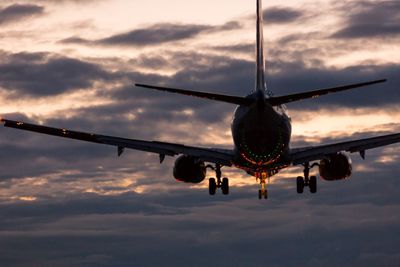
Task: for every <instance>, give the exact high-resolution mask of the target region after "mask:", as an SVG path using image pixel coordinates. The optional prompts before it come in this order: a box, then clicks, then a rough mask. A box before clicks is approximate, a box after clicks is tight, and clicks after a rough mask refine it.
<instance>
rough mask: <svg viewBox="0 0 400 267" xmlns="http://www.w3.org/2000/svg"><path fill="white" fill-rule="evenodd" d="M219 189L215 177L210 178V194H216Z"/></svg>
mask: <svg viewBox="0 0 400 267" xmlns="http://www.w3.org/2000/svg"><path fill="white" fill-rule="evenodd" d="M216 191H217V183H216V182H215V178H210V179H208V192H209V193H210V195H212V196H213V195H215V192H216Z"/></svg>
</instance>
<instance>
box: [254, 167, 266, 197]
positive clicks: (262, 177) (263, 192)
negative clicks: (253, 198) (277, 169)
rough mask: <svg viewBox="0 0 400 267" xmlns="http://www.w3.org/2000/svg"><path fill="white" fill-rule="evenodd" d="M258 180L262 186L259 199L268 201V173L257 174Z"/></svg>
mask: <svg viewBox="0 0 400 267" xmlns="http://www.w3.org/2000/svg"><path fill="white" fill-rule="evenodd" d="M256 178H257V179H259V180H260V184H261V189H260V190H258V199H262V198H264V199H267V198H268V190H267V188H266V181H267V178H268V176H267V173H265V172H262V173H259V174H257V176H256Z"/></svg>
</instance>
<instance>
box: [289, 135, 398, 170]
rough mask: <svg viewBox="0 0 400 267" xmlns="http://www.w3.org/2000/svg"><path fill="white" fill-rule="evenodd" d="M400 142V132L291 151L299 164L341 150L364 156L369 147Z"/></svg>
mask: <svg viewBox="0 0 400 267" xmlns="http://www.w3.org/2000/svg"><path fill="white" fill-rule="evenodd" d="M399 142H400V133H397V134H390V135H383V136H378V137H372V138H366V139H360V140H354V141H348V142H341V143H336V144H329V145H322V146H314V147H304V148H295V149H292V150H291V152H290V159H291V161H292V164H293V165H298V164H303V163H305V162H310V161H314V160H320V159H323V158H324V157H326V156H329V155H332V154H335V153H338V152H341V151H347V152H350V153H354V152H360V154H361V155H362V156H363V157H364V155H365V151H366V150H368V149H372V148H377V147H382V146H387V145H391V144H395V143H399Z"/></svg>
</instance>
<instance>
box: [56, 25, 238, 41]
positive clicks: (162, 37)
mask: <svg viewBox="0 0 400 267" xmlns="http://www.w3.org/2000/svg"><path fill="white" fill-rule="evenodd" d="M239 28H241V24H240V23H239V22H237V21H230V22H227V23H225V24H223V25H220V26H211V25H196V24H172V23H162V24H155V25H152V26H150V27H147V28H142V29H135V30H132V31H130V32H126V33H121V34H116V35H113V36H110V37H107V38H103V39H98V40H87V39H84V38H81V37H70V38H66V39H63V40H61V41H60V43H63V44H91V45H117V46H128V45H129V46H139V47H140V46H147V45H160V44H163V43H168V42H175V41H181V40H186V39H190V38H194V37H196V36H197V35H199V34H201V33H205V32H208V33H212V32H219V31H229V30H235V29H239Z"/></svg>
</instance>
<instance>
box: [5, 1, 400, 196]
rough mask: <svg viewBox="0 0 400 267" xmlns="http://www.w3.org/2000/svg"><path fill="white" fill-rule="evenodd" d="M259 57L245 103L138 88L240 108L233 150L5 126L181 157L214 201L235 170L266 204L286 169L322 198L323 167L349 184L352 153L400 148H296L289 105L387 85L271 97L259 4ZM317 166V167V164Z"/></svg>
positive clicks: (391, 138)
mask: <svg viewBox="0 0 400 267" xmlns="http://www.w3.org/2000/svg"><path fill="white" fill-rule="evenodd" d="M256 57H257V58H256V80H255V89H254V90H253V91H252V92H251V93H250V94H248V95H247V96H245V97H240V96H232V95H221V94H213V93H206V92H199V91H189V90H184V89H177V88H167V87H160V86H153V85H145V84H136V86H139V87H145V88H149V89H155V90H160V91H165V92H170V93H177V94H183V95H188V96H195V97H201V98H205V99H209V100H215V101H221V102H226V103H231V104H235V105H238V107H237V108H236V110H235V113H234V117H233V122H232V136H233V142H234V148H233V149H232V150H226V149H217V148H203V147H193V146H186V145H182V144H173V143H165V142H155V141H143V140H134V139H126V138H120V137H113V136H106V135H99V134H92V133H85V132H77V131H71V130H66V129H57V128H52V127H47V126H41V125H35V124H29V123H25V122H20V121H12V120H7V119H1V120H2V122H3V123H4V126H6V127H12V128H16V129H20V130H26V131H32V132H37V133H42V134H49V135H55V136H60V137H65V138H71V139H78V140H83V141H87V142H93V143H98V144H106V145H111V146H115V147H117V149H118V150H117V151H118V156H120V155H121V154H122V153H123V151H124V149H125V148H131V149H136V150H141V151H146V152H152V153H156V154H159V156H160V163H162V162H163V161H164V158H165V156H177V155H179V157H178V158H177V159H176V161H175V165H174V170H173V175H174V177H175V178H176V179H177V180H180V181H183V182H187V183H200V182H202V181H203V180H204V179H205V178H206V171H207V169H212V170H213V171H215V176H216V179H215V178H210V179H209V193H210V194H211V195H214V194H215V193H216V190H217V188H221V190H222V193H223V194H225V195H226V194H229V181H228V178H222V173H221V168H222V167H223V166H227V167H232V166H234V167H236V168H239V169H242V170H244V171H246V172H247V173H248V174H249V175H252V176H255V177H256V178H257V179H258V181H260V184H261V189H260V190H259V193H258V196H259V198H260V199H261V198H267V190H266V186H265V185H266V182H267V180H268V178H269V177H271V176H273V175H275V174H277V173H278V172H279V171H280V170H282V169H284V168H287V167H290V166H296V165H302V166H303V167H304V176H303V177H300V176H299V177H297V192H298V193H303V190H304V187H309V189H310V192H311V193H316V191H317V178H316V177H315V176H310V175H309V173H310V169H311V168H313V167H315V166H318V167H319V173H320V176H321V177H322V178H323V179H325V180H328V181H333V180H342V179H346V178H348V177H350V175H351V173H352V164H351V160H350V158H349V156H348V155H347V154H346V152H347V153H354V152H359V153H360V155H361V157H362V158H364V159H365V151H366V150H368V149H372V148H376V147H381V146H386V145H390V144H393V143H397V142H400V133H398V134H391V135H384V136H378V137H372V138H367V139H359V140H355V141H348V142H341V143H336V144H328V145H320V146H313V147H301V148H290V147H289V143H290V137H291V119H290V117H289V116H288V115H287V112H286V107H285V106H284V104H287V103H290V102H294V101H299V100H303V99H307V98H316V97H319V96H322V95H326V94H329V93H335V92H341V91H344V90H349V89H353V88H357V87H362V86H367V85H372V84H377V83H382V82H385V81H386V80H376V81H370V82H363V83H357V84H351V85H345V86H339V87H334V88H326V89H319V90H313V91H308V92H303V93H297V94H292V95H284V96H274V95H273V94H272V92H271V91H269V90H267V87H266V84H265V80H264V79H265V78H264V77H265V60H264V41H263V17H262V4H261V0H257V41H256ZM315 161H317V163H312V162H315ZM206 163H207V164H208V165H207V164H206Z"/></svg>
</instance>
